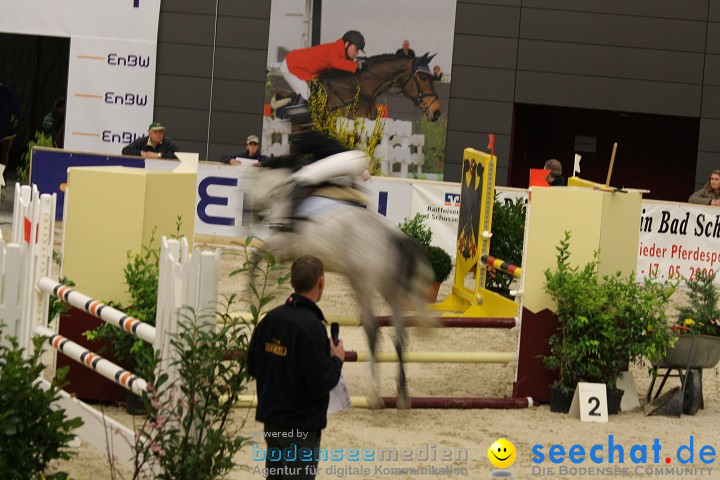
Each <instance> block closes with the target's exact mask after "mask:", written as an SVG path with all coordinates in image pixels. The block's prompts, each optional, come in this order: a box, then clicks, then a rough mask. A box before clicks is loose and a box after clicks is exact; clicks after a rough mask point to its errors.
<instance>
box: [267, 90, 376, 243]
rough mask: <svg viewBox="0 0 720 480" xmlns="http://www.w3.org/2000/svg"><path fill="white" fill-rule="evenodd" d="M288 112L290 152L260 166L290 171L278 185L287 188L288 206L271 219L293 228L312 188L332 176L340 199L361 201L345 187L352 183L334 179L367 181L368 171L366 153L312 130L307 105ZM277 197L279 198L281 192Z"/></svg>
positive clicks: (286, 228) (326, 182)
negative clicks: (290, 127)
mask: <svg viewBox="0 0 720 480" xmlns="http://www.w3.org/2000/svg"><path fill="white" fill-rule="evenodd" d="M287 115H288V117H289V119H290V121H291V122H292V128H293V133H292V136H291V145H290V154H289V155H285V156H282V157H273V158H269V159H266V160H265V161H264V162H262V166H263V167H269V168H290V169H292V170H293V174H292V175H290V176H289V177H288V179H287V181H286V182H285V183H284V184H283V186H282V187H281V188H283V189H289V190H290V194H289V196H290V206H289V208H288V209H287V211H285V212H280V213H276V214H275V215H271V217H275V218H271V221H278V220H279V221H280V223H279V225H276V226H278V227H279V228H280V229H282V230H288V231H292V230H294V228H295V220H298V219H299V218H298V215H297V209H298V207H299V206H300V203H302V201H303V200H305V199H306V198H307V197H308V196H309V195H310V194H311V193H312V192H313V191H314V190H316V189H318V188H319V187H320V186H323V185H327V184H328V183H329V182H330V180H331V179H335V181H333V182H332V184H333V185H335V186H338V187H341V189H342V191H344V193H342V194H341V198H342V199H343V200H345V201H350V202H355V203H360V202H361V200H360V198H359V197H360V196H359V195H358V194H357V193H353V191H352V190H351V191H348V190H349V189H348V187H352V186H353V185H352V182H350V183H348V182H347V181H344V182H342V181H340V182H338V181H337V179H338V178H339V177H344V178H346V179H347V178H349V179H353V178H354V177H358V176H362V178H363V180H369V179H370V173H369V171H368V156H367V154H366V153H365V152H363V151H360V150H350V149H348V148H347V147H346V146H345V145H343V144H342V143H341V142H339V141H338V140H336V139H334V138H332V137H330V136H329V135H327V134H325V133H322V132H318V131H316V130H313V129H312V117H311V115H310V111H309V109H308V107H307V105H306V104H304V105H297V106H294V107H290V108H288V114H287ZM286 191H287V190H286ZM336 191H337V190H336ZM279 196H280V197H282V193H280V195H279Z"/></svg>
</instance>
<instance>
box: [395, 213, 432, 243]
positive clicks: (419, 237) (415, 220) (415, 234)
mask: <svg viewBox="0 0 720 480" xmlns="http://www.w3.org/2000/svg"><path fill="white" fill-rule="evenodd" d="M426 218H427V217H426V216H425V215H423V214H422V213H416V214H415V216H414V217H412V218H409V217H408V218H406V219H405V220H403V221H402V223H398V226H397V227H398V228H399V229H400V231H401V232H403V233H404V234H405V235H407V236H408V237H410V238H412V239H414V240H415V241H416V242H418V243H419V244H420V245H422V246H423V247H425V248H427V247H429V246H430V242H431V241H432V230H430V227H428V226H427V225H425V219H426Z"/></svg>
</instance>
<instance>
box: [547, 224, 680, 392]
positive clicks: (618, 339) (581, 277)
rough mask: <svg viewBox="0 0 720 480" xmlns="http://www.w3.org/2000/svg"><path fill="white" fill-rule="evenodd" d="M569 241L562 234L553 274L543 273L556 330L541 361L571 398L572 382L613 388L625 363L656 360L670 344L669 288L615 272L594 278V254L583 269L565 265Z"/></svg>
mask: <svg viewBox="0 0 720 480" xmlns="http://www.w3.org/2000/svg"><path fill="white" fill-rule="evenodd" d="M570 238H571V234H570V232H565V239H564V240H562V241H561V242H560V245H559V246H558V247H557V251H558V254H557V262H556V267H555V270H554V271H553V270H550V269H548V270H546V271H545V280H546V283H545V291H546V292H547V293H548V294H549V295H550V297H551V298H552V299H553V301H554V302H555V303H556V305H557V308H556V310H555V313H556V314H557V317H558V320H559V326H558V330H557V332H556V333H555V334H554V335H552V336H551V337H550V340H549V343H550V352H551V353H550V355H548V356H546V357H544V358H543V362H544V364H545V366H546V367H547V368H548V369H550V370H553V371H557V372H558V373H559V380H558V382H557V384H556V385H555V386H556V387H559V388H560V390H561V391H562V392H563V393H564V394H572V392H573V391H574V390H575V387H576V385H577V383H578V382H591V383H604V384H606V385H607V388H608V389H609V390H616V389H617V381H618V380H619V379H620V377H621V376H622V372H623V371H624V370H625V369H626V368H627V366H628V364H629V363H631V362H637V361H642V359H643V358H647V359H649V360H651V361H657V360H659V359H660V358H662V357H663V356H664V355H665V352H666V351H667V349H668V347H669V346H671V344H672V342H673V336H672V333H671V331H670V328H669V326H668V324H667V314H666V310H665V305H666V303H667V301H668V299H669V298H670V296H671V295H672V293H673V292H674V290H675V285H674V284H671V283H670V282H657V281H652V280H650V279H648V280H646V281H645V282H644V283H642V284H638V283H636V282H635V278H634V275H633V274H631V275H629V276H626V277H624V276H622V274H621V273H620V272H618V273H616V274H615V275H612V276H605V277H603V278H602V279H599V278H598V253H597V252H595V255H594V257H593V259H592V260H591V261H590V262H588V263H587V264H586V265H585V266H583V267H577V266H575V267H573V266H571V261H570V260H571V258H570V257H571V255H570Z"/></svg>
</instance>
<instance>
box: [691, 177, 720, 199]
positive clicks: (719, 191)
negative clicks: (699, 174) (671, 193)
mask: <svg viewBox="0 0 720 480" xmlns="http://www.w3.org/2000/svg"><path fill="white" fill-rule="evenodd" d="M688 202H690V203H697V204H698V205H713V206H718V205H720V170H713V171H712V172H711V173H710V178H708V181H707V183H706V184H705V186H704V187H703V188H701V189H700V190H698V191H697V192H695V193H693V194H692V195H691V196H690V199H689V200H688Z"/></svg>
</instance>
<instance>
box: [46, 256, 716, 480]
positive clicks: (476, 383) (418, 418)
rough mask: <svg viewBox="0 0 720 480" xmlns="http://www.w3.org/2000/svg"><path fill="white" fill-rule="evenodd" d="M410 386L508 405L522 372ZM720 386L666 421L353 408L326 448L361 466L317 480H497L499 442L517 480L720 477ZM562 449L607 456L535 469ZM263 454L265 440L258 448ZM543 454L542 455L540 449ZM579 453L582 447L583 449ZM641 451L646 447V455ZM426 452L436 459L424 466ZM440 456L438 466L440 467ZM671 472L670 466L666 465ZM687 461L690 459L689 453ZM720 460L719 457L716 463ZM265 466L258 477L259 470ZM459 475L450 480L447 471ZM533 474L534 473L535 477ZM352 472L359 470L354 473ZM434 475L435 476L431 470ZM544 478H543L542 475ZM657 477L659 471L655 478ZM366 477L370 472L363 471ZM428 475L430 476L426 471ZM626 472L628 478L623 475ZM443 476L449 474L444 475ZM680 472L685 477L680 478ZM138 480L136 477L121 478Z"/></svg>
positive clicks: (492, 338) (347, 306) (412, 370)
mask: <svg viewBox="0 0 720 480" xmlns="http://www.w3.org/2000/svg"><path fill="white" fill-rule="evenodd" d="M236 262H237V259H234V258H231V257H225V260H224V263H223V275H222V278H223V280H222V284H221V290H222V292H223V293H231V292H236V291H239V290H241V289H242V282H241V280H240V279H239V278H238V277H232V278H230V277H228V276H227V274H228V272H229V271H230V270H231V269H232V268H233V265H234V264H235V263H236ZM327 285H328V289H327V291H326V294H325V297H324V298H323V300H322V301H321V303H320V306H321V307H322V308H323V310H324V311H325V312H326V314H355V313H356V305H355V303H354V301H353V294H352V291H351V290H350V288H349V286H348V284H347V282H346V281H345V279H344V278H342V277H340V276H338V275H333V274H330V275H328V281H327ZM449 288H450V281H447V282H445V284H444V285H443V287H442V289H441V294H440V298H443V297H444V296H445V295H447V294H448V292H449ZM376 305H377V312H378V313H387V312H386V311H385V310H384V309H385V308H386V307H385V306H384V305H383V304H382V302H381V301H380V300H379V299H378V301H377V302H376ZM409 330H410V332H409V344H410V345H409V350H418V351H419V350H430V351H481V350H486V351H513V350H514V349H515V345H516V342H517V335H518V332H517V331H505V330H503V331H492V330H482V329H475V330H473V329H463V330H457V329H456V330H452V329H434V330H433V331H432V332H430V333H429V334H428V333H426V334H424V335H420V334H418V332H416V331H413V330H415V329H409ZM341 337H342V338H343V339H344V342H345V346H346V349H348V350H349V349H354V350H366V345H365V339H364V336H363V335H362V333H361V332H360V329H359V328H342V329H341ZM390 339H391V332H390V331H389V329H385V331H384V333H383V341H384V343H383V347H382V348H383V349H389V348H390V343H389V340H390ZM380 370H381V376H382V394H383V395H394V383H395V382H394V377H395V368H394V367H393V366H392V365H388V364H385V365H382V366H381V369H380ZM343 371H344V375H345V377H346V379H347V383H348V385H349V388H350V390H351V392H350V393H351V395H362V394H363V393H364V392H365V391H366V390H365V386H364V385H366V383H367V377H368V371H367V366H366V365H363V364H346V365H345V367H344V369H343ZM407 371H408V377H409V386H410V390H411V395H416V396H479V397H482V396H489V397H504V396H510V395H511V394H512V382H513V379H514V374H515V371H514V367H513V366H512V365H483V364H479V365H473V364H467V365H453V364H445V365H440V364H434V365H428V364H410V365H408V369H407ZM631 371H632V373H633V375H634V379H635V382H636V384H637V390H638V392H639V393H638V395H639V397H640V398H641V400H642V398H644V393H645V390H646V388H647V386H648V383H649V379H650V377H649V375H648V373H647V371H646V369H645V368H644V367H640V366H633V367H632V369H631ZM670 382H671V383H672V386H675V385H679V382H678V381H677V380H672V379H671V380H670ZM719 391H720V383H719V382H718V371H717V369H716V370H706V371H705V373H704V397H705V409H704V410H700V411H699V412H698V413H697V414H696V415H695V416H683V417H682V418H668V417H661V416H652V417H646V416H645V415H644V413H643V411H642V409H636V410H634V411H629V412H622V413H620V414H619V415H614V416H611V417H610V420H609V422H608V423H604V424H600V423H582V422H580V420H579V419H576V418H571V417H569V416H567V415H563V414H556V413H551V412H550V410H549V408H548V406H546V405H543V406H535V407H533V408H530V409H524V410H454V411H453V410H408V411H397V410H391V409H386V410H379V411H370V410H363V409H351V410H347V411H344V412H341V413H338V414H334V415H331V416H330V418H329V422H328V427H327V429H326V430H325V431H324V432H323V439H322V446H323V447H324V448H328V449H344V450H343V451H344V452H345V453H346V454H347V453H349V449H359V450H360V451H361V458H360V461H347V460H344V461H325V462H321V463H320V471H319V474H318V476H317V478H318V479H333V478H353V479H369V478H388V479H389V478H392V479H417V480H420V479H425V478H459V479H479V478H489V475H490V472H492V471H493V470H495V468H494V467H493V466H492V465H491V464H490V462H489V461H488V457H487V451H488V448H489V446H490V445H491V444H492V443H493V442H495V441H496V440H497V439H498V438H500V437H504V438H506V439H508V440H510V441H511V442H512V443H513V444H514V446H515V448H516V450H517V459H516V461H515V463H514V464H513V465H512V466H511V467H510V470H511V471H512V472H514V474H515V475H516V477H518V478H530V475H532V477H533V478H548V479H550V478H553V479H556V478H563V479H565V478H567V479H569V478H583V477H584V476H585V475H586V474H588V473H589V475H588V476H591V477H592V478H614V477H618V478H648V479H651V478H652V479H654V478H658V479H659V478H663V479H666V478H685V479H690V478H705V479H709V478H713V479H718V478H720V469H717V468H716V467H714V465H716V462H715V463H711V464H710V465H709V467H711V468H713V470H712V471H711V472H709V471H708V470H700V468H701V467H706V465H705V464H704V463H702V461H701V459H700V457H699V454H700V450H701V448H702V447H703V446H705V445H710V446H712V447H713V448H717V447H718V446H720V430H719V429H718V428H717V425H718V421H719V420H720V402H719V401H718V400H719V399H718V396H719ZM248 392H249V393H254V385H252V384H251V385H248ZM110 413H111V415H112V416H113V417H115V418H117V419H119V420H120V421H122V422H124V423H126V424H127V425H132V417H129V416H127V415H125V414H124V412H122V411H121V410H120V409H117V408H110ZM234 420H235V426H236V428H237V429H238V432H239V434H242V435H245V436H248V437H252V436H254V435H256V434H257V433H258V432H261V431H262V426H261V425H260V424H258V423H257V422H255V420H254V410H252V409H250V410H249V409H247V408H238V409H236V410H235V418H234ZM609 436H613V440H612V442H613V443H614V444H615V445H621V446H622V447H623V448H624V454H625V458H624V463H620V462H619V461H618V458H617V455H616V457H615V459H614V462H613V463H610V462H609V461H608V453H607V452H608V443H609V441H610V440H609ZM656 440H657V442H658V443H659V445H660V447H661V450H660V454H659V460H660V463H657V464H655V463H653V451H652V450H651V449H650V446H651V445H652V444H653V442H655V441H656ZM690 442H692V444H693V447H694V459H693V460H694V462H693V463H690V464H688V465H684V466H683V465H681V464H680V463H679V462H678V460H677V454H676V451H677V449H678V448H679V447H681V446H683V445H690ZM553 444H558V445H561V446H562V447H563V448H564V450H565V451H567V450H569V448H570V447H571V446H572V445H574V444H579V445H581V446H583V447H584V448H585V449H586V450H589V449H590V448H591V447H592V446H593V445H595V444H599V445H601V446H602V450H601V451H600V453H599V457H601V458H602V462H603V463H600V464H597V463H595V462H593V461H592V460H591V459H590V458H586V459H585V461H584V462H583V463H578V464H574V463H572V462H571V461H570V460H569V459H568V458H565V460H564V461H563V462H562V463H557V464H554V463H552V462H550V461H549V459H548V458H547V456H546V458H545V460H544V462H542V463H541V464H535V463H533V461H532V458H533V448H534V447H535V446H542V451H543V452H544V453H545V454H546V455H547V453H548V449H549V447H550V446H551V445H553ZM258 445H259V446H260V447H264V443H263V442H262V441H261V442H260V443H259V444H258ZM635 445H639V446H647V452H648V463H647V465H646V464H640V465H636V464H634V463H633V462H632V460H631V459H630V457H629V455H630V450H631V448H632V447H633V446H635ZM393 448H395V449H398V451H400V450H401V449H411V450H413V452H414V453H413V454H412V460H408V461H402V460H398V461H390V460H387V461H386V460H380V459H379V456H380V451H381V450H383V449H385V450H387V449H393ZM535 448H537V447H535ZM576 448H577V447H576ZM638 448H641V447H638ZM365 449H372V450H374V451H375V452H376V458H375V460H374V461H363V460H362V458H363V457H362V455H364V454H363V453H362V452H364V450H365ZM422 452H427V453H429V455H428V456H429V459H427V460H426V459H425V458H426V457H425V456H423V455H424V454H423V453H422ZM433 452H435V458H433ZM448 452H449V453H450V455H451V457H452V460H451V461H447V460H444V459H443V458H441V455H442V454H443V453H448ZM73 453H74V454H75V456H74V458H73V459H72V460H71V461H68V462H62V463H60V464H59V465H57V467H58V468H59V469H62V470H64V471H67V472H69V473H70V474H71V477H72V478H73V479H77V480H84V479H87V480H102V479H106V478H111V476H110V473H109V470H108V466H107V461H106V459H105V456H104V455H103V454H102V453H99V452H97V451H96V450H94V449H93V448H91V447H90V446H89V445H86V444H83V445H82V446H81V447H80V448H76V449H73ZM666 457H669V458H670V463H669V464H666V463H665V458H666ZM683 458H687V453H685V454H683ZM712 458H714V456H713V457H712ZM236 461H237V464H238V465H239V466H238V467H237V468H236V469H235V470H234V471H233V472H232V473H231V474H230V475H229V476H228V478H231V479H260V478H262V474H261V472H260V471H259V469H262V467H263V462H260V461H254V460H253V449H252V448H251V447H248V448H246V449H244V450H243V451H241V452H240V453H239V454H238V455H237V457H236ZM256 467H259V469H256ZM448 467H449V468H450V469H451V471H452V473H451V474H449V475H448V474H447V473H443V472H445V470H444V469H447V468H448ZM533 467H534V468H533ZM598 467H600V468H603V469H608V468H612V467H617V468H618V470H612V471H608V470H606V471H604V472H600V473H598V472H597V471H591V472H585V471H580V472H573V471H568V470H562V468H567V469H569V468H585V469H596V468H598ZM666 467H667V468H673V467H691V469H690V470H689V471H683V472H676V471H674V470H673V471H671V472H666V471H664V470H663V471H660V472H656V471H655V470H654V469H655V468H659V469H665V468H666ZM349 468H352V469H355V470H348V469H349ZM392 468H411V469H418V470H417V471H414V472H413V471H406V472H398V471H394V472H393V471H391V470H389V469H392ZM433 468H434V469H435V470H434V471H433V470H432V469H433ZM541 468H542V469H544V470H542V471H541V470H540V469H541ZM648 468H650V469H653V470H647V469H648ZM357 469H361V470H360V471H358V470H357ZM422 469H425V470H422ZM623 469H625V470H623ZM439 471H440V472H439ZM674 473H678V474H677V475H675V474H674ZM116 478H130V475H129V473H128V472H124V475H123V476H122V477H116Z"/></svg>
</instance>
